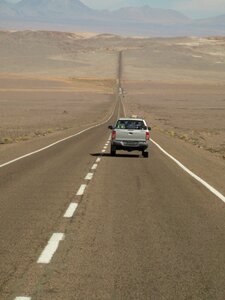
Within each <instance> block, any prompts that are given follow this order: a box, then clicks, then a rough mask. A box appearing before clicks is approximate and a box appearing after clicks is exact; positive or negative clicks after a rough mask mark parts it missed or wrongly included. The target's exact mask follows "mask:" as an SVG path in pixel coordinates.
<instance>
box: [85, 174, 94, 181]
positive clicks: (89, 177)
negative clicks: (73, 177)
mask: <svg viewBox="0 0 225 300" xmlns="http://www.w3.org/2000/svg"><path fill="white" fill-rule="evenodd" d="M93 175H94V174H93V173H88V174H87V175H86V177H85V178H84V179H85V180H91V179H92V178H93Z"/></svg>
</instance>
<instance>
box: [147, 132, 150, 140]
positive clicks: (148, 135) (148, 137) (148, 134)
mask: <svg viewBox="0 0 225 300" xmlns="http://www.w3.org/2000/svg"><path fill="white" fill-rule="evenodd" d="M149 140H150V132H149V131H147V132H146V141H149Z"/></svg>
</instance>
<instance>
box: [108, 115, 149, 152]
mask: <svg viewBox="0 0 225 300" xmlns="http://www.w3.org/2000/svg"><path fill="white" fill-rule="evenodd" d="M108 128H109V129H111V130H112V135H111V155H113V156H115V155H116V150H125V151H129V152H130V151H134V150H138V151H142V155H143V156H144V157H148V148H149V143H150V130H151V127H147V124H146V122H145V120H143V119H138V118H120V119H118V120H117V122H116V125H115V126H109V127H108Z"/></svg>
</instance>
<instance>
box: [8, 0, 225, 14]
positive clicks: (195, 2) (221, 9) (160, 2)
mask: <svg viewBox="0 0 225 300" xmlns="http://www.w3.org/2000/svg"><path fill="white" fill-rule="evenodd" d="M8 1H11V2H18V0H8ZM81 1H82V2H83V3H85V4H86V5H88V6H90V7H92V8H96V9H117V8H120V7H124V6H142V5H145V4H148V5H149V6H151V7H158V8H166V9H175V10H178V11H180V12H183V13H184V14H186V15H188V16H189V17H193V18H201V17H212V16H216V15H222V14H225V0H81Z"/></svg>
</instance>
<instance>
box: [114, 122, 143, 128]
mask: <svg viewBox="0 0 225 300" xmlns="http://www.w3.org/2000/svg"><path fill="white" fill-rule="evenodd" d="M116 128H117V129H137V130H138V129H139V130H141V129H146V127H145V124H144V122H143V121H137V120H118V121H117V123H116Z"/></svg>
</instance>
